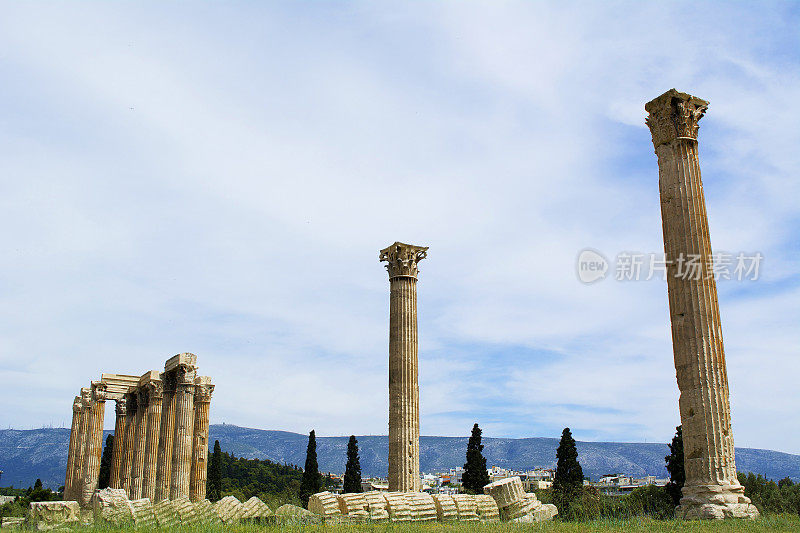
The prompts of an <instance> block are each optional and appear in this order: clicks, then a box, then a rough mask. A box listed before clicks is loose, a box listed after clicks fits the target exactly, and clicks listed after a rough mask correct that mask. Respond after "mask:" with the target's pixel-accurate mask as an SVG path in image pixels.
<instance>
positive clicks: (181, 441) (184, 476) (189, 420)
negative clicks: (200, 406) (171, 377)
mask: <svg viewBox="0 0 800 533" xmlns="http://www.w3.org/2000/svg"><path fill="white" fill-rule="evenodd" d="M194 378H195V366H194V364H188V363H184V362H181V363H180V364H178V366H177V368H176V371H175V384H176V389H175V436H174V437H173V452H172V480H171V482H170V491H169V499H170V500H175V499H178V498H183V497H187V498H188V497H189V476H190V466H191V462H192V438H193V436H194V430H193V428H194Z"/></svg>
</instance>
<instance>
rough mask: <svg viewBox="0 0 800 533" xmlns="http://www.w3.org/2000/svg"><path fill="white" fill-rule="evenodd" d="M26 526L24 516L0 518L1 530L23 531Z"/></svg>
mask: <svg viewBox="0 0 800 533" xmlns="http://www.w3.org/2000/svg"><path fill="white" fill-rule="evenodd" d="M75 503H77V502H75ZM24 525H25V517H22V516H4V517H2V518H0V528H3V529H21V528H22V527H23V526H24Z"/></svg>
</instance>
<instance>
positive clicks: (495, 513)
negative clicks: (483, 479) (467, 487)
mask: <svg viewBox="0 0 800 533" xmlns="http://www.w3.org/2000/svg"><path fill="white" fill-rule="evenodd" d="M475 504H476V506H477V507H478V517H479V518H480V519H481V521H482V522H497V521H498V520H500V508H499V507H497V502H495V501H494V498H492V497H491V496H489V495H487V494H478V495H476V496H475Z"/></svg>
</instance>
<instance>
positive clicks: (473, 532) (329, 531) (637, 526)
mask: <svg viewBox="0 0 800 533" xmlns="http://www.w3.org/2000/svg"><path fill="white" fill-rule="evenodd" d="M84 531H86V532H87V533H88V532H90V531H103V532H108V533H116V532H119V533H127V532H131V533H133V532H134V531H139V532H141V531H142V529H138V530H134V529H133V528H118V529H115V528H106V527H97V528H90V527H87V528H85V529H84ZM154 531H157V529H156V530H154ZM164 531H167V530H164ZM169 531H176V532H177V531H180V532H181V533H205V532H219V533H223V532H224V533H272V532H276V533H277V532H279V531H280V532H284V531H286V532H289V531H298V532H299V531H309V532H319V533H323V532H324V533H340V532H341V533H365V532H386V533H390V532H396V533H405V532H408V533H446V532H454V533H455V532H465V533H501V532H502V533H505V532H508V533H512V532H526V533H527V532H539V531H541V532H552V533H578V532H581V533H583V532H597V533H605V532H610V531H620V532H623V531H624V532H640V531H641V532H644V531H655V532H673V531H675V532H684V531H686V532H692V533H695V532H696V533H705V532H714V533H717V532H719V533H722V532H726V533H727V532H729V531H730V532H739V531H741V532H745V531H746V532H767V531H791V532H800V517H798V516H797V515H788V514H786V515H773V516H768V517H761V518H759V519H758V520H752V521H742V520H728V521H724V522H699V521H681V520H651V519H647V518H641V519H639V518H633V519H630V520H596V521H588V522H558V521H555V522H544V523H540V524H509V523H501V522H497V523H464V522H461V523H458V522H455V523H449V524H447V523H438V522H434V523H428V524H358V525H349V524H330V523H328V524H319V525H307V526H300V525H282V526H277V525H274V524H273V525H259V524H247V525H239V526H232V527H222V526H206V527H181V528H176V529H173V530H169Z"/></svg>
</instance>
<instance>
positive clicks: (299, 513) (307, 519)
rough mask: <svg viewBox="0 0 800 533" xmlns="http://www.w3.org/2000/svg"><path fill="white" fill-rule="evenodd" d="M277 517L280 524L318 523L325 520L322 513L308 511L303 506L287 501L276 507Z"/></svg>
mask: <svg viewBox="0 0 800 533" xmlns="http://www.w3.org/2000/svg"><path fill="white" fill-rule="evenodd" d="M275 519H276V521H277V522H278V523H279V524H282V525H284V524H289V525H293V524H318V523H320V522H322V521H323V520H324V517H323V516H322V515H318V514H316V513H312V512H311V511H307V510H306V509H303V508H302V507H298V506H296V505H292V504H290V503H287V504H285V505H281V506H280V507H278V508H277V509H275Z"/></svg>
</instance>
